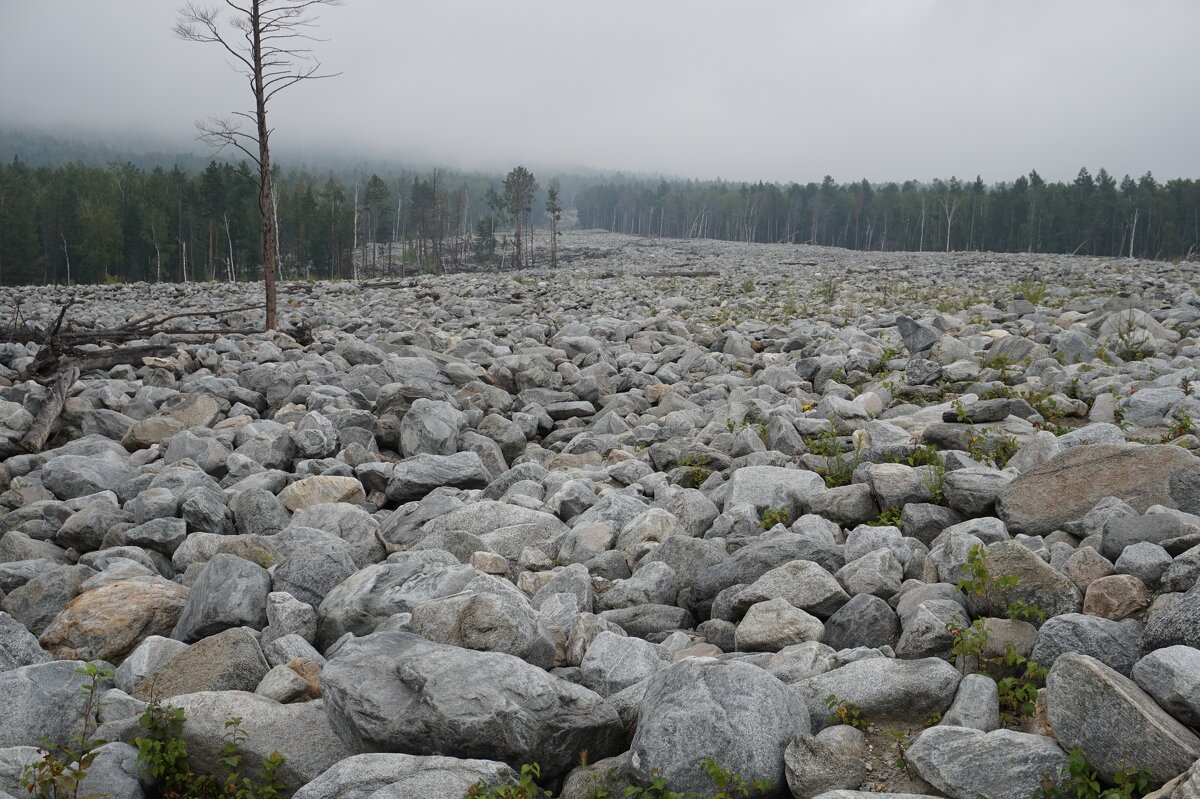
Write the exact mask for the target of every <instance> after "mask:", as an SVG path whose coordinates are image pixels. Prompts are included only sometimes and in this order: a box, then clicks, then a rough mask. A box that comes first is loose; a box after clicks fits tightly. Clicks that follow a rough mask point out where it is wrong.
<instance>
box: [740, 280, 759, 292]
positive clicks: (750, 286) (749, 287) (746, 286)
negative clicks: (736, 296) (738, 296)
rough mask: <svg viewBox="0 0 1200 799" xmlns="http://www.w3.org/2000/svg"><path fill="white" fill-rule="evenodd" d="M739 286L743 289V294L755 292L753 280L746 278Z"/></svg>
mask: <svg viewBox="0 0 1200 799" xmlns="http://www.w3.org/2000/svg"><path fill="white" fill-rule="evenodd" d="M738 288H740V289H741V290H742V293H743V294H753V293H754V289H755V288H756V286H755V285H754V281H753V280H744V281H742V285H741V286H739V287H738Z"/></svg>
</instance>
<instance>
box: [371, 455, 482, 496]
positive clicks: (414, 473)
mask: <svg viewBox="0 0 1200 799" xmlns="http://www.w3.org/2000/svg"><path fill="white" fill-rule="evenodd" d="M489 480H490V475H489V474H488V470H487V467H486V466H484V465H483V461H482V460H481V459H480V458H479V456H478V455H477V454H475V453H474V452H456V453H454V454H453V455H416V456H414V457H412V458H406V459H404V460H402V461H400V462H399V463H397V464H396V468H395V469H393V470H392V476H391V478H390V479H389V480H388V484H387V496H388V499H390V500H391V501H393V502H411V501H412V500H414V499H420V498H421V497H423V496H425V495H426V494H428V493H429V492H430V491H432V490H433V489H435V488H439V487H441V486H453V487H454V488H483V487H484V486H486V485H487V484H488V482H489Z"/></svg>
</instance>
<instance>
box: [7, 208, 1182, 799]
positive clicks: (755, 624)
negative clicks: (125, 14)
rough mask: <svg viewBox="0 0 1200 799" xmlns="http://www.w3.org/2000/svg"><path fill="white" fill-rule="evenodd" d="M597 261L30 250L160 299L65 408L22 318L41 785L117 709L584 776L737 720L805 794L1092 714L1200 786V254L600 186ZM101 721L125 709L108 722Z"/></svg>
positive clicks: (14, 552) (127, 751) (693, 748)
mask: <svg viewBox="0 0 1200 799" xmlns="http://www.w3.org/2000/svg"><path fill="white" fill-rule="evenodd" d="M560 253H561V257H562V258H563V261H564V264H563V266H561V267H560V268H559V270H558V271H556V272H553V273H552V272H550V271H548V270H545V269H533V270H525V271H520V272H507V273H499V274H492V273H466V274H453V275H429V274H422V275H417V276H412V275H408V276H399V277H396V278H394V279H391V280H389V281H387V282H378V281H376V282H371V281H366V282H362V283H355V282H348V281H346V282H330V283H304V282H296V283H283V284H281V294H280V296H281V306H280V314H279V318H280V330H278V331H274V332H267V333H199V332H197V329H199V328H201V327H203V328H205V329H227V330H237V329H242V328H253V327H255V326H259V327H261V323H262V314H261V313H257V312H254V311H245V310H231V311H222V310H221V309H223V308H233V309H237V308H242V307H244V306H247V305H251V304H253V303H254V302H255V301H256V298H257V297H258V296H259V293H260V292H261V286H256V285H253V284H217V283H209V284H195V283H193V284H156V285H149V284H138V285H129V286H94V287H87V286H79V287H71V288H70V289H65V288H62V287H45V286H43V287H36V288H4V289H0V299H3V301H4V302H5V303H6V304H7V305H9V306H10V307H12V306H16V307H19V308H20V311H21V317H20V318H21V319H22V320H23V321H24V323H25V324H26V327H25V328H23V330H25V331H36V330H43V331H44V330H49V329H50V328H51V327H52V326H53V324H54V322H55V320H56V318H57V317H58V314H59V311H60V309H61V307H62V306H63V305H64V304H65V303H66V302H67V299H68V297H73V298H74V304H73V305H72V306H71V307H70V308H69V309H68V313H67V314H66V316H65V321H64V324H65V325H66V326H67V328H69V329H70V330H71V331H73V333H80V332H85V333H86V332H88V331H93V332H96V340H95V344H92V345H84V346H83V349H84V350H88V349H105V348H108V347H110V346H114V345H112V344H110V343H109V342H107V341H105V340H104V337H103V336H102V335H100V334H99V331H104V330H112V329H115V328H117V327H119V326H121V325H123V324H127V323H129V321H130V320H133V319H136V318H140V317H143V316H144V315H145V314H147V313H152V314H159V315H161V316H166V315H168V314H171V313H176V312H179V311H184V310H186V311H191V310H212V311H214V312H215V319H216V321H215V323H213V324H209V323H208V322H205V323H204V324H199V325H198V324H197V322H196V320H195V319H194V318H191V317H183V318H175V319H171V320H166V321H165V322H164V323H163V324H162V325H161V326H159V327H158V329H157V330H156V331H155V332H154V333H153V335H150V336H148V337H147V338H145V339H143V340H135V341H128V340H123V341H121V342H120V346H135V345H158V346H161V347H164V348H166V351H167V352H168V353H169V354H167V355H161V356H154V357H147V358H144V359H137V360H136V361H135V362H133V363H121V364H116V365H112V366H110V367H109V368H107V369H103V370H85V371H83V373H82V374H80V375H79V376H78V378H77V379H76V380H75V381H74V382H73V384H71V385H69V386H68V388H67V394H66V401H65V403H64V404H63V407H62V411H61V414H59V415H58V417H57V419H56V420H55V423H54V426H53V428H52V430H51V433H50V435H49V436H48V439H47V441H46V445H45V447H44V448H42V449H41V451H39V452H35V453H30V452H27V451H25V450H24V449H22V447H21V441H22V438H23V436H25V434H26V433H27V432H28V431H29V430H30V428H31V427H33V426H34V424H35V420H36V419H37V417H38V415H39V414H40V413H41V411H42V408H43V407H44V406H45V404H46V403H47V402H49V401H50V396H51V392H50V387H49V383H50V382H52V381H48V380H44V381H43V382H39V381H36V380H33V379H31V378H30V370H31V368H32V367H34V366H35V365H37V364H41V363H43V362H44V359H45V356H46V354H47V351H46V347H47V346H48V345H47V344H46V342H45V338H44V337H43V336H40V335H36V334H32V333H31V334H30V335H29V336H27V337H26V338H25V339H21V337H20V336H19V335H18V336H13V335H10V336H9V340H8V341H7V343H0V458H2V459H3V469H0V701H2V702H3V710H0V799H9V795H11V796H12V797H16V796H23V795H25V794H26V791H25V789H24V786H23V783H22V769H23V767H24V766H25V765H26V764H27V763H30V762H33V761H36V760H37V759H38V758H39V754H38V750H37V747H39V746H42V745H44V741H46V740H48V741H51V742H54V743H63V744H66V743H69V742H70V741H71V736H73V735H75V734H76V733H78V732H79V729H80V724H81V719H80V717H79V711H78V709H79V707H80V705H81V701H82V700H81V690H82V689H83V687H84V684H85V682H86V678H85V677H84V676H83V675H81V674H79V673H77V670H79V669H81V668H82V667H84V666H86V665H87V664H89V663H91V664H93V665H95V666H97V667H100V668H107V667H111V668H112V669H113V674H112V676H111V677H107V676H106V677H105V678H103V679H101V680H100V681H99V684H98V685H97V688H96V690H97V691H98V694H97V699H98V700H99V701H98V702H97V703H96V704H95V705H93V706H92V708H91V711H90V712H91V717H90V718H89V719H88V722H89V723H90V724H91V725H92V728H93V729H96V732H95V737H98V738H100V739H103V740H105V741H108V742H109V743H106V744H105V745H104V747H103V748H102V749H101V750H100V751H99V754H98V756H97V758H96V760H95V761H94V762H93V764H92V767H91V771H90V772H89V776H88V778H87V781H85V783H84V785H83V788H82V790H83V791H84V792H85V793H100V794H105V795H108V796H111V797H113V799H144V797H145V796H146V795H147V793H146V792H147V789H148V787H149V782H148V781H147V777H146V776H145V775H144V773H143V772H142V768H141V766H140V764H139V763H138V762H137V757H136V755H137V753H136V749H135V748H134V746H133V744H134V742H135V740H136V738H137V737H138V736H139V735H141V734H143V730H142V728H141V727H140V726H139V724H138V718H139V716H140V715H141V714H142V713H143V712H144V711H145V709H146V708H147V706H148V703H150V702H161V703H163V704H166V705H171V706H175V707H179V708H182V709H183V711H184V714H185V716H186V719H187V720H186V722H185V725H184V729H183V733H182V735H183V737H184V739H185V741H186V742H187V744H188V746H189V749H190V751H191V752H192V753H193V764H194V765H196V766H197V767H198V768H202V769H213V770H216V771H218V772H219V771H220V769H221V768H222V764H221V763H220V761H219V760H218V754H217V748H218V747H219V746H220V744H221V743H222V739H223V736H225V735H227V729H226V725H225V723H226V722H227V721H228V720H229V719H230V718H233V717H238V718H240V719H241V720H242V721H241V725H240V728H241V730H242V731H243V732H244V733H245V735H246V737H245V741H244V743H243V744H242V748H243V751H244V752H245V753H246V754H247V757H248V760H249V761H251V762H254V763H257V762H258V761H259V760H261V759H262V758H265V757H267V756H269V755H270V754H271V753H272V752H278V753H280V754H281V755H282V756H283V757H284V761H283V765H282V766H281V767H280V769H279V771H278V776H279V777H280V779H282V780H283V782H284V784H285V786H286V792H287V793H288V794H290V795H293V796H295V797H297V799H341V798H342V797H362V798H364V799H365V797H369V796H378V797H380V799H383V797H385V796H390V797H401V796H403V797H438V798H439V799H440V798H441V797H454V798H455V799H457V797H461V796H463V795H465V793H466V792H467V790H468V789H469V788H470V786H472V785H473V784H475V783H477V782H478V781H481V780H482V781H484V782H487V783H490V784H497V785H498V784H504V783H510V782H512V781H514V780H515V779H517V776H518V774H519V772H520V769H521V767H522V765H524V764H531V763H537V764H538V765H539V768H540V781H541V782H542V783H543V784H544V785H545V786H546V787H547V788H549V789H551V790H553V791H555V792H556V795H557V794H558V793H561V795H562V796H563V797H569V798H570V799H586V798H587V797H590V796H592V795H594V793H595V792H596V790H597V789H598V788H601V787H603V788H605V789H607V790H609V791H611V792H612V794H613V795H623V792H624V789H625V788H626V787H627V786H646V785H649V784H650V783H651V782H652V781H653V780H654V779H656V778H659V777H662V778H666V779H667V780H668V781H669V784H670V785H671V787H672V788H674V789H676V790H681V791H687V790H694V791H698V792H701V793H702V794H705V795H707V794H708V793H711V792H713V791H714V790H715V789H714V787H713V783H712V781H711V779H710V777H709V776H708V775H706V773H705V771H704V765H705V761H706V760H708V759H709V758H711V759H712V760H713V761H714V762H715V763H716V764H718V765H719V766H721V767H722V768H725V769H729V770H730V771H731V772H733V773H734V774H737V775H738V776H740V777H741V778H743V779H745V780H746V781H748V782H749V781H758V780H762V781H766V782H768V783H770V785H771V788H770V789H769V791H768V795H770V796H778V797H788V796H791V797H795V798H796V799H811V797H816V796H821V797H824V798H825V799H856V798H857V797H865V796H867V794H873V795H879V794H882V795H885V796H886V795H892V794H897V795H899V794H927V795H936V796H944V797H950V798H951V799H976V798H977V797H978V796H986V797H988V798H989V799H1029V798H1030V797H1031V796H1033V794H1034V793H1035V791H1037V790H1039V788H1041V787H1043V786H1044V785H1045V784H1046V780H1047V775H1049V778H1050V779H1056V778H1058V777H1059V776H1060V775H1061V774H1062V773H1063V770H1064V768H1065V767H1066V765H1067V762H1068V758H1069V756H1070V752H1071V751H1072V750H1078V751H1079V752H1080V753H1081V754H1082V755H1083V756H1084V757H1085V758H1086V759H1087V760H1088V762H1089V763H1090V765H1091V768H1092V769H1093V770H1095V772H1096V773H1097V774H1098V776H1099V779H1100V780H1101V781H1103V782H1105V783H1112V782H1114V781H1115V780H1117V779H1119V778H1120V775H1121V773H1122V772H1126V771H1129V770H1133V769H1143V770H1145V774H1146V775H1147V778H1148V780H1149V782H1150V783H1151V784H1152V785H1153V786H1155V787H1158V786H1165V787H1162V788H1161V789H1160V791H1159V793H1158V794H1156V797H1157V799H1194V797H1196V796H1200V583H1198V578H1200V458H1197V454H1198V453H1200V438H1197V435H1196V431H1195V428H1194V425H1195V423H1196V421H1197V420H1200V396H1197V386H1198V381H1200V369H1198V368H1197V366H1198V364H1200V361H1198V360H1197V359H1198V358H1200V295H1197V293H1196V292H1195V291H1194V290H1193V288H1192V275H1191V274H1190V271H1191V268H1190V267H1188V266H1187V265H1186V264H1182V265H1173V264H1167V263H1158V262H1146V261H1141V262H1131V261H1127V260H1123V259H1120V260H1118V259H1097V258H1082V257H1078V258H1077V257H1069V256H1045V255H1034V254H1019V255H1004V254H995V253H944V254H932V253H921V254H917V253H869V252H846V251H840V250H834V249H827V248H817V247H807V246H793V245H778V246H771V245H739V244H732V243H722V242H707V241H703V242H702V241H667V240H657V239H637V238H631V237H623V236H616V235H609V234H600V233H596V232H588V231H583V232H578V231H570V232H568V233H567V234H566V235H565V236H564V237H563V243H562V246H561V249H560ZM97 728H98V729H97Z"/></svg>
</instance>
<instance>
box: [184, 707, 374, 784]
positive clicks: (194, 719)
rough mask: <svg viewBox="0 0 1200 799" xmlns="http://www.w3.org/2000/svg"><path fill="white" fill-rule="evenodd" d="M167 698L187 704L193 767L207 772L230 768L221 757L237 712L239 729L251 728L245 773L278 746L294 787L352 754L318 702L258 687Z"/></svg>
mask: <svg viewBox="0 0 1200 799" xmlns="http://www.w3.org/2000/svg"><path fill="white" fill-rule="evenodd" d="M167 704H168V705H171V706H173V707H179V708H183V712H184V715H185V716H186V717H187V723H186V724H184V725H183V740H184V742H185V743H186V744H187V745H188V752H189V753H190V754H191V757H192V767H193V768H195V769H197V770H198V771H200V772H202V773H203V772H208V773H214V774H218V775H222V774H224V773H226V771H227V769H226V767H225V766H224V765H223V764H222V763H221V762H220V761H219V759H218V758H219V757H220V751H221V745H222V742H223V740H224V736H225V735H226V732H227V729H226V726H225V725H226V722H227V721H228V720H229V719H230V718H233V717H237V718H240V719H241V720H242V722H241V724H240V725H239V729H240V730H241V731H242V732H244V733H246V738H245V740H244V741H242V743H241V745H240V746H241V750H242V752H243V753H244V754H245V755H246V765H245V768H246V773H247V774H248V775H254V774H256V773H257V772H258V771H259V770H260V765H259V764H261V762H262V761H263V760H264V759H265V758H267V757H269V756H270V755H271V754H272V753H273V752H278V753H279V754H281V755H283V758H284V760H283V765H281V766H280V767H279V770H278V771H277V772H276V773H277V774H278V776H279V779H280V780H281V781H282V782H283V784H284V785H285V786H286V788H287V790H289V791H296V790H298V789H299V788H300V787H301V786H303V785H305V784H306V783H308V782H309V781H310V780H313V779H315V778H316V777H317V776H319V775H320V774H321V773H322V772H324V771H325V770H326V769H328V768H329V767H330V766H332V765H334V764H335V763H337V762H339V761H341V760H343V759H344V758H346V757H349V756H350V755H351V754H352V752H351V751H350V750H349V749H348V748H347V747H346V746H345V745H344V744H343V743H342V741H341V740H340V739H339V738H338V736H337V735H335V734H334V731H333V729H332V728H331V727H330V724H329V721H328V719H327V718H326V717H325V713H324V712H322V709H321V708H320V707H317V706H315V705H314V704H313V703H301V704H292V705H281V704H279V703H278V702H273V701H271V700H270V699H267V698H266V697H262V696H258V695H256V694H253V693H246V692H244V691H238V690H223V691H200V692H193V693H188V694H182V695H179V696H174V697H171V699H170V701H169V702H167Z"/></svg>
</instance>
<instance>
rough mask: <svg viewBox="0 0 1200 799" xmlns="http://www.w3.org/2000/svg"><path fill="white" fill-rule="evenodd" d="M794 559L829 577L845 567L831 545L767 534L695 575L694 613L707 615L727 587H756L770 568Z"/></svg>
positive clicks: (785, 534) (779, 534)
mask: <svg viewBox="0 0 1200 799" xmlns="http://www.w3.org/2000/svg"><path fill="white" fill-rule="evenodd" d="M794 560H809V561H813V562H814V563H816V564H818V565H819V566H821V568H823V569H824V570H825V571H827V572H829V573H830V574H832V573H833V572H836V571H837V570H838V569H840V568H841V567H842V566H843V565H845V561H844V558H843V556H842V554H841V553H840V552H839V551H838V550H837V549H836V548H835V547H834V546H833V545H832V544H826V543H822V542H820V541H815V540H813V539H812V538H808V537H806V536H802V535H798V534H796V533H777V534H773V535H764V536H763V537H762V538H761V539H759V540H757V541H755V542H754V543H752V544H748V545H747V546H744V547H742V548H741V549H739V550H738V551H737V552H734V553H733V554H732V555H730V556H729V557H728V558H726V559H725V560H723V561H721V562H720V563H717V564H714V565H712V566H709V567H708V568H706V569H704V570H703V571H701V572H700V573H699V574H698V575H696V580H695V582H694V583H693V584H692V595H691V602H692V608H691V610H692V611H693V612H697V611H702V613H701V614H700V615H707V609H708V607H709V605H710V604H711V602H712V600H713V598H714V597H716V595H717V594H719V593H721V592H722V591H724V590H725V589H726V588H729V587H730V586H733V585H737V584H738V583H745V584H747V585H750V584H753V583H754V582H755V581H756V580H757V579H758V578H759V577H762V576H763V575H764V574H766V573H767V572H768V571H770V570H771V569H774V568H775V567H777V566H782V565H783V564H785V563H789V562H791V561H794Z"/></svg>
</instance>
